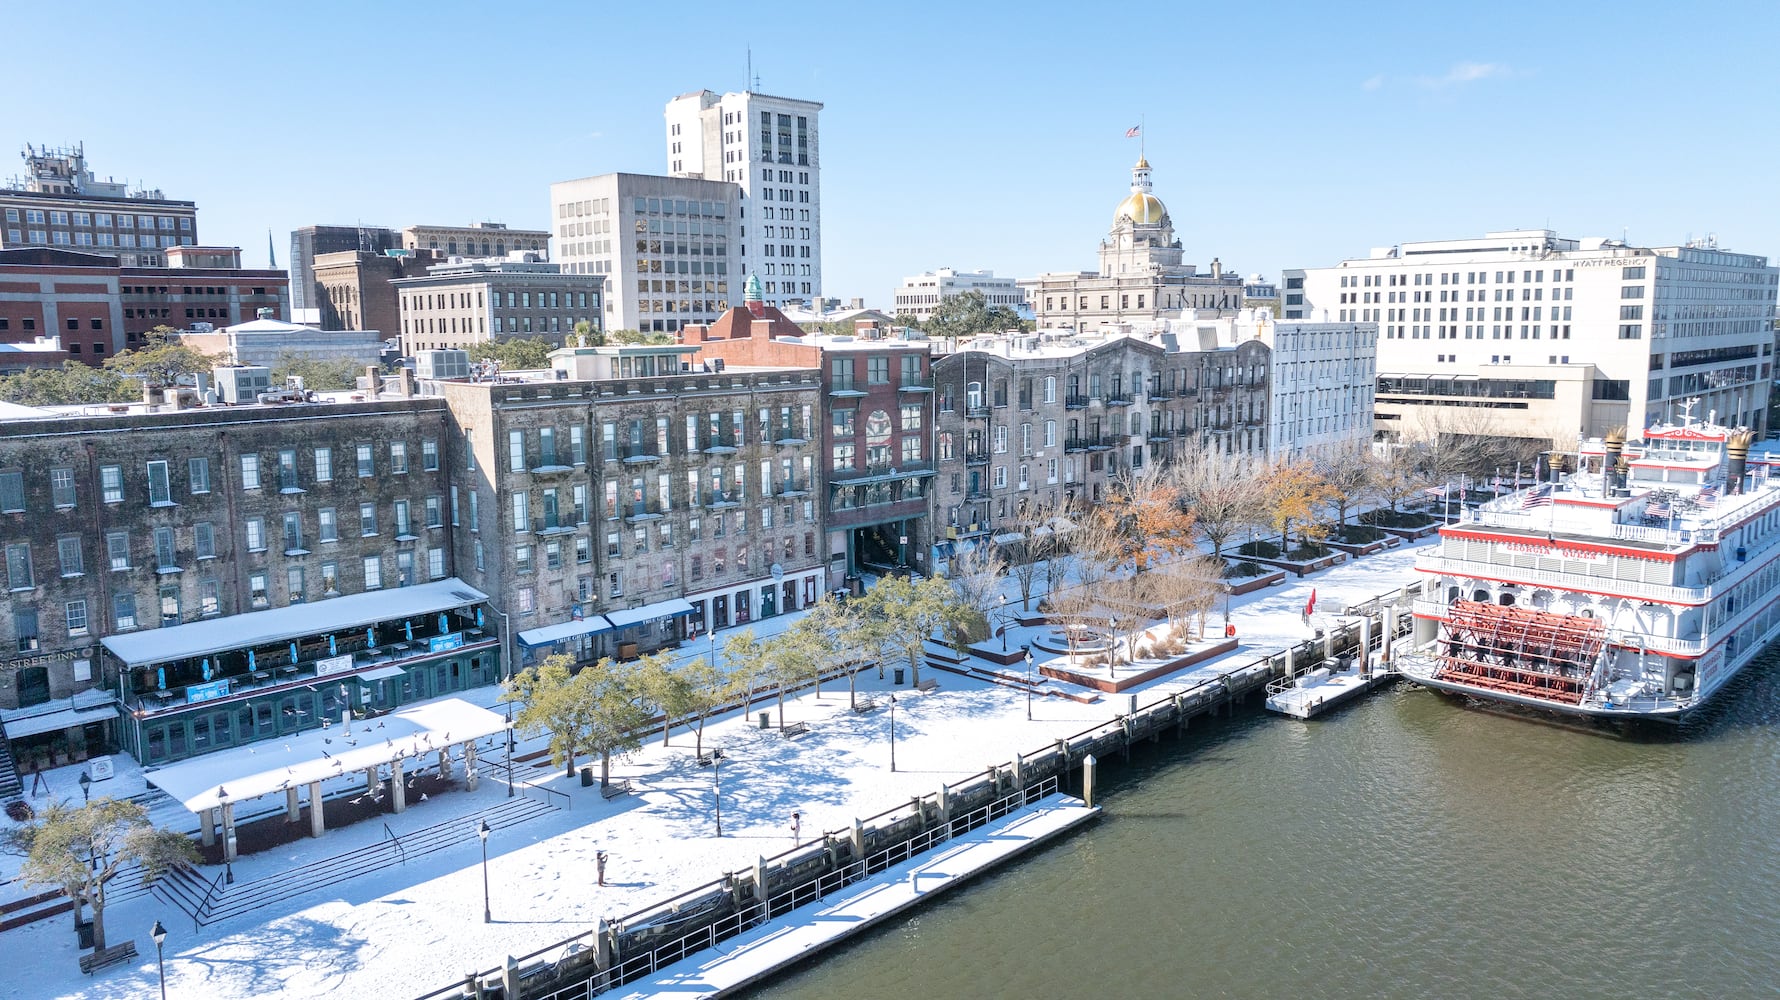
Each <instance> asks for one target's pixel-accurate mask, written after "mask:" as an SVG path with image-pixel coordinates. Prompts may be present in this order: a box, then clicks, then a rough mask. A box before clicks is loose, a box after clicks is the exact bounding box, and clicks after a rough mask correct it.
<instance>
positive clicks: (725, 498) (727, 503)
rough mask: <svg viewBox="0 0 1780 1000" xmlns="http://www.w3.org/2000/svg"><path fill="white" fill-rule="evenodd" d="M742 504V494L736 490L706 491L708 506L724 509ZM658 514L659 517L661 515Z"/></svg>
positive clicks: (706, 503) (706, 504)
mask: <svg viewBox="0 0 1780 1000" xmlns="http://www.w3.org/2000/svg"><path fill="white" fill-rule="evenodd" d="M741 505H742V495H741V493H739V492H737V491H735V490H707V491H706V493H705V506H706V507H710V508H712V509H722V508H725V507H740V506H741ZM656 516H657V517H659V516H660V515H656Z"/></svg>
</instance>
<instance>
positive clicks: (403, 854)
mask: <svg viewBox="0 0 1780 1000" xmlns="http://www.w3.org/2000/svg"><path fill="white" fill-rule="evenodd" d="M383 832H384V833H386V834H388V835H389V839H390V840H392V841H394V842H395V845H396V857H398V858H400V859H401V862H402V864H407V863H408V851H407V849H406V848H404V847H403V846H402V838H400V837H398V836H396V832H395V831H394V830H391V829H390V828H389V824H388V823H385V824H383Z"/></svg>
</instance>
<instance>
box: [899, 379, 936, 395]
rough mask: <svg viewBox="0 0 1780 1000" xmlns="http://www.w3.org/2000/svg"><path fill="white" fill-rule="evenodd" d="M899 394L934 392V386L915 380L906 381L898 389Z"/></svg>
mask: <svg viewBox="0 0 1780 1000" xmlns="http://www.w3.org/2000/svg"><path fill="white" fill-rule="evenodd" d="M896 391H897V392H932V391H933V386H930V385H927V384H925V383H922V382H916V381H913V380H910V381H905V382H903V383H901V384H899V385H898V386H897V387H896Z"/></svg>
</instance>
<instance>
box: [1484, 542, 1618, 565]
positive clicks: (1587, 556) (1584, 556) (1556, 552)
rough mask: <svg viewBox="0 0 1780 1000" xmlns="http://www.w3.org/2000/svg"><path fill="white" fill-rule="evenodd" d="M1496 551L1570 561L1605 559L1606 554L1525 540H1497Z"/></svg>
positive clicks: (1603, 560) (1604, 560)
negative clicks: (1530, 542) (1537, 543)
mask: <svg viewBox="0 0 1780 1000" xmlns="http://www.w3.org/2000/svg"><path fill="white" fill-rule="evenodd" d="M1496 551H1498V552H1502V553H1505V554H1509V555H1517V556H1539V557H1541V558H1544V559H1568V560H1570V561H1572V562H1606V561H1607V555H1606V554H1605V553H1602V552H1589V551H1586V550H1583V549H1564V548H1557V547H1555V546H1550V545H1533V544H1529V543H1526V542H1497V543H1496Z"/></svg>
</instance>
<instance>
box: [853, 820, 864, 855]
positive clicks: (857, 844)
mask: <svg viewBox="0 0 1780 1000" xmlns="http://www.w3.org/2000/svg"><path fill="white" fill-rule="evenodd" d="M853 860H854V861H855V862H859V863H863V862H864V861H865V824H864V823H861V822H859V817H857V816H855V817H853Z"/></svg>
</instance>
